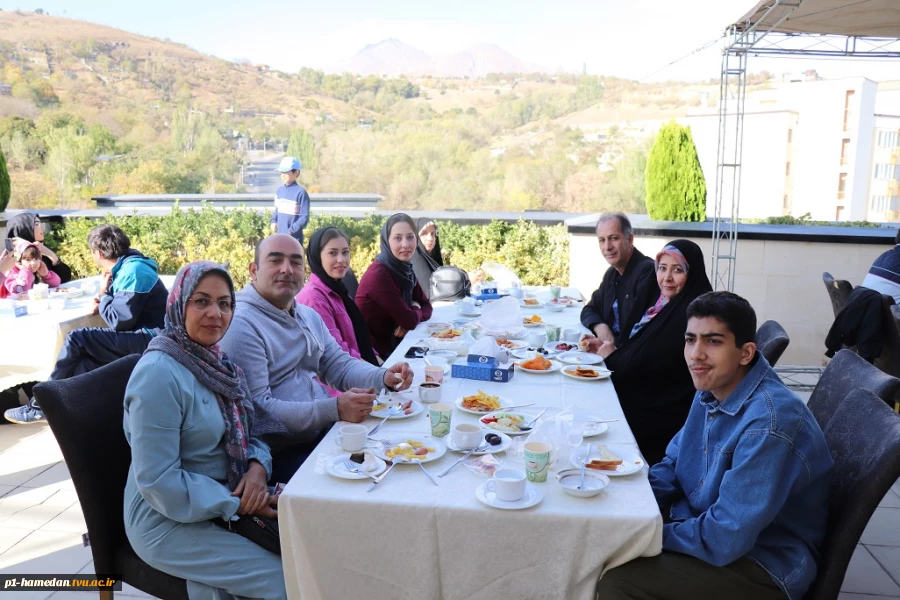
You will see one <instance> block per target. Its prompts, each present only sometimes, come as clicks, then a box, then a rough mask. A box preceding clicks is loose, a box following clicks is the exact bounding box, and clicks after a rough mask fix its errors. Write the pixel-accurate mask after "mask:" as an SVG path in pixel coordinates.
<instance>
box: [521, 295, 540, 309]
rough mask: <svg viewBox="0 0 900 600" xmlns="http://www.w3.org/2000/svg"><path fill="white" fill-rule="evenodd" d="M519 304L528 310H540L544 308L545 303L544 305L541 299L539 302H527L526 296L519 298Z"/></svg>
mask: <svg viewBox="0 0 900 600" xmlns="http://www.w3.org/2000/svg"><path fill="white" fill-rule="evenodd" d="M519 306H521V307H522V308H527V309H528V310H540V309H542V308H544V305H543V303H541V301H540V300H538V303H537V304H525V299H524V298H522V299H521V300H519Z"/></svg>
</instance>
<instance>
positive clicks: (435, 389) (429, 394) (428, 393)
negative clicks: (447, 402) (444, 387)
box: [419, 372, 443, 404]
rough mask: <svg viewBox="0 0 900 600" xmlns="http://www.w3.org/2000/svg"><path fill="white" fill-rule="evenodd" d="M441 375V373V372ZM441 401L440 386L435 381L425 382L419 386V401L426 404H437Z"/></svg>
mask: <svg viewBox="0 0 900 600" xmlns="http://www.w3.org/2000/svg"><path fill="white" fill-rule="evenodd" d="M442 373H443V372H442ZM440 399H441V384H440V383H438V382H435V381H426V382H425V383H420V384H419V400H421V401H422V402H424V403H426V404H430V403H432V402H438V401H440Z"/></svg>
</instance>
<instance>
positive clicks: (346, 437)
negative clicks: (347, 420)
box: [334, 425, 369, 452]
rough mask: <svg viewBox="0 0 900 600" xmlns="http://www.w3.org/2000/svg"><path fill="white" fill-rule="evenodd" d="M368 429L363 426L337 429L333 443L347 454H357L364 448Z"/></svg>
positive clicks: (346, 426) (347, 426)
mask: <svg viewBox="0 0 900 600" xmlns="http://www.w3.org/2000/svg"><path fill="white" fill-rule="evenodd" d="M368 433H369V429H368V428H367V427H366V426H365V425H344V426H343V427H341V428H340V429H338V436H337V437H336V438H334V443H335V444H337V445H338V446H340V447H341V448H343V449H344V450H346V451H347V452H359V451H360V450H362V449H363V448H365V447H366V436H367V435H368Z"/></svg>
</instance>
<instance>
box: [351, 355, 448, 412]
mask: <svg viewBox="0 0 900 600" xmlns="http://www.w3.org/2000/svg"><path fill="white" fill-rule="evenodd" d="M449 366H450V365H447V367H448V368H449ZM444 373H445V374H446V373H447V369H444ZM407 401H409V402H412V404H411V405H410V406H409V407H410V408H411V409H412V412H411V413H410V414H408V415H405V414H403V413H400V414H399V415H391V416H390V417H388V420H390V421H395V420H397V419H408V418H410V417H414V416H416V415H418V414H420V413H421V412H422V411H423V410H425V407H424V406H422V404H421V403H419V402H416V401H415V400H401V399H393V400H391V401H390V402H392V403H393V402H396V403H399V404H403V403H405V402H407ZM388 410H389V409H388V408H382V409H381V410H373V411H372V413H371V414H370V415H369V416H370V417H372V418H373V419H384V418H385V417H387V411H388Z"/></svg>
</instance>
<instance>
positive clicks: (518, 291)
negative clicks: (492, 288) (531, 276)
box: [509, 287, 525, 300]
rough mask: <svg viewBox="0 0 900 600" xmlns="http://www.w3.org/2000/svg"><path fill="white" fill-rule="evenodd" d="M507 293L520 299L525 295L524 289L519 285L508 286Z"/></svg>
mask: <svg viewBox="0 0 900 600" xmlns="http://www.w3.org/2000/svg"><path fill="white" fill-rule="evenodd" d="M509 295H510V296H512V297H513V298H517V299H519V300H521V299H522V298H524V297H525V290H523V289H522V288H520V287H511V288H509Z"/></svg>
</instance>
